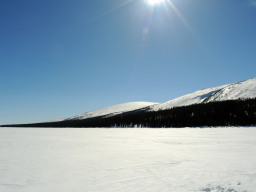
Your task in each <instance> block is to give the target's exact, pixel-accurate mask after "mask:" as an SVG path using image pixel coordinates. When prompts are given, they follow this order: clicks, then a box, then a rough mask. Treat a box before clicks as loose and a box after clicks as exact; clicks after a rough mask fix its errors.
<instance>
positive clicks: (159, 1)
mask: <svg viewBox="0 0 256 192" xmlns="http://www.w3.org/2000/svg"><path fill="white" fill-rule="evenodd" d="M146 2H147V3H148V4H149V5H150V6H155V5H157V4H162V3H164V2H165V0H146Z"/></svg>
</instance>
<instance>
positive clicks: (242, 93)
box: [148, 78, 256, 111]
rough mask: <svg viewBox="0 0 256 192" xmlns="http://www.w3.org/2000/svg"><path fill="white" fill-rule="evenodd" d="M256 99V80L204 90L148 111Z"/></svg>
mask: <svg viewBox="0 0 256 192" xmlns="http://www.w3.org/2000/svg"><path fill="white" fill-rule="evenodd" d="M255 97H256V78H254V79H249V80H247V81H241V82H238V83H231V84H227V85H223V86H219V87H213V88H207V89H202V90H199V91H196V92H193V93H189V94H187V95H184V96H182V97H179V98H176V99H173V100H170V101H167V102H164V103H160V104H157V105H153V106H150V107H149V108H148V110H149V111H158V110H165V109H171V108H173V107H179V106H187V105H192V104H200V103H209V102H212V101H225V100H236V99H246V98H255Z"/></svg>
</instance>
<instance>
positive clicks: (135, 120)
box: [3, 98, 256, 127]
mask: <svg viewBox="0 0 256 192" xmlns="http://www.w3.org/2000/svg"><path fill="white" fill-rule="evenodd" d="M250 125H256V98H254V99H246V100H228V101H218V102H211V103H205V104H195V105H189V106H183V107H175V108H172V109H168V110H161V111H148V110H147V109H146V108H145V109H140V110H135V111H132V112H126V113H122V114H119V115H115V116H100V117H95V118H89V119H84V120H66V121H59V122H46V123H35V124H20V125H3V126H5V127H202V126H209V127H212V126H250Z"/></svg>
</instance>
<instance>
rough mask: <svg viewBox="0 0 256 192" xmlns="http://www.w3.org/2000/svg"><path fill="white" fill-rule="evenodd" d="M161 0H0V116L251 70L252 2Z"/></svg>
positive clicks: (60, 110)
mask: <svg viewBox="0 0 256 192" xmlns="http://www.w3.org/2000/svg"><path fill="white" fill-rule="evenodd" d="M171 2H172V4H173V6H170V4H168V5H167V4H166V5H158V6H155V7H150V6H149V5H148V4H147V3H146V0H133V1H130V2H128V1H126V0H93V1H89V0H44V1H35V0H22V1H20V0H0V67H1V68H0V69H1V70H0V88H1V94H0V124H9V123H29V122H40V121H47V120H53V119H58V118H63V117H70V116H73V115H77V114H80V113H83V112H86V111H90V110H93V109H98V108H102V107H106V106H110V105H115V104H120V103H124V102H130V101H152V102H164V101H167V100H170V99H173V98H175V97H178V96H181V95H183V94H186V93H189V92H193V91H196V90H198V89H202V88H208V87H214V86H218V85H223V84H227V83H232V82H237V81H241V80H246V79H249V78H254V77H255V71H256V63H255V61H256V1H252V0H171ZM121 5H123V6H121Z"/></svg>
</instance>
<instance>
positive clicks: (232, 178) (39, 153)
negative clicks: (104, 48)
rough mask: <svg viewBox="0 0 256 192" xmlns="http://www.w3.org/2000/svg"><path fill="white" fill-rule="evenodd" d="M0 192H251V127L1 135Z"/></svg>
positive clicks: (255, 178) (254, 153) (254, 156)
mask: <svg viewBox="0 0 256 192" xmlns="http://www.w3.org/2000/svg"><path fill="white" fill-rule="evenodd" d="M0 154H1V155H0V192H35V191H36V192H46V191H47V192H56V191H61V192H70V191H75V192H80V191H81V192H82V191H86V192H113V191H118V192H136V191H138V192H141V191H146V192H157V191H159V192H160V191H161V192H170V191H171V192H255V189H256V127H250V128H249V127H248V128H243V127H239V128H234V127H233V128H183V129H138V128H134V129H113V128H112V129H111V128H109V129H69V128H66V129H54V128H53V129H39V128H36V129H33V128H32V129H31V128H1V129H0Z"/></svg>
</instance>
